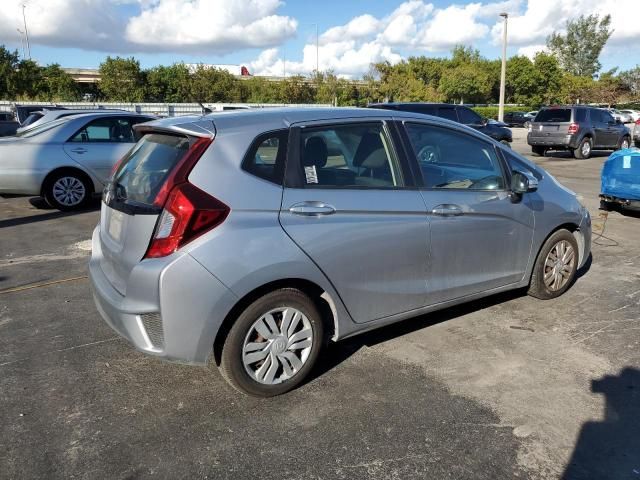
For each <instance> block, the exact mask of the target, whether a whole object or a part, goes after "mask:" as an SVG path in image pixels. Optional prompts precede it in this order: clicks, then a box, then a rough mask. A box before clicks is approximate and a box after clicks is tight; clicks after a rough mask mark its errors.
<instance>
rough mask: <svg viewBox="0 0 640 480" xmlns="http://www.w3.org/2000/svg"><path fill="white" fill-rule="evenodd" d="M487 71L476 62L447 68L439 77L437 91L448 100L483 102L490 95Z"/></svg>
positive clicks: (489, 79) (489, 81)
mask: <svg viewBox="0 0 640 480" xmlns="http://www.w3.org/2000/svg"><path fill="white" fill-rule="evenodd" d="M491 87H492V81H491V77H490V75H489V73H488V72H487V71H486V70H484V69H482V68H481V67H480V66H479V65H478V64H473V63H468V64H460V65H458V66H455V67H452V68H448V69H447V70H446V71H445V72H444V73H443V74H442V78H441V79H440V86H439V89H438V90H439V91H440V93H441V94H442V95H443V96H444V97H445V98H446V99H447V100H448V101H455V102H457V101H460V103H464V102H473V103H483V102H485V101H486V100H487V98H488V97H489V96H490V95H491Z"/></svg>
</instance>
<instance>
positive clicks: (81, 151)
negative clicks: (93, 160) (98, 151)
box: [71, 147, 87, 153]
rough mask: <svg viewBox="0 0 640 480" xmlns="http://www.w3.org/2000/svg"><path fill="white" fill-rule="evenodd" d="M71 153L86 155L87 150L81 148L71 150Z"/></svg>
mask: <svg viewBox="0 0 640 480" xmlns="http://www.w3.org/2000/svg"><path fill="white" fill-rule="evenodd" d="M71 151H72V152H73V153H87V149H86V148H82V147H78V148H72V149H71Z"/></svg>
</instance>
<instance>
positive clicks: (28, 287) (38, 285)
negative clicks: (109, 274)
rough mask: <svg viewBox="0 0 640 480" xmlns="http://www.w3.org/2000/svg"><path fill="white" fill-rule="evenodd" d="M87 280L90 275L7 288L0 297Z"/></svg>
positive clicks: (0, 292) (0, 293)
mask: <svg viewBox="0 0 640 480" xmlns="http://www.w3.org/2000/svg"><path fill="white" fill-rule="evenodd" d="M87 278H89V276H88V275H80V276H79V277H71V278H63V279H60V280H53V281H51V282H42V283H34V284H31V285H23V286H22V287H15V288H7V289H6V290H0V295H3V294H5V293H17V292H22V291H23V290H31V289H33V288H41V287H48V286H50V285H57V284H59V283H66V282H75V281H78V280H86V279H87Z"/></svg>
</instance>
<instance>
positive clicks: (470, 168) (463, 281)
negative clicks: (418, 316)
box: [404, 121, 534, 304]
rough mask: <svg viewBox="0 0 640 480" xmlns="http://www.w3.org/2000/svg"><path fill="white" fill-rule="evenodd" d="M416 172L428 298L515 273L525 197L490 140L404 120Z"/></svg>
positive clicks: (482, 287)
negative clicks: (426, 244)
mask: <svg viewBox="0 0 640 480" xmlns="http://www.w3.org/2000/svg"><path fill="white" fill-rule="evenodd" d="M404 132H405V139H406V141H407V143H408V144H409V148H408V150H410V151H412V152H413V153H414V155H415V159H413V160H414V161H416V162H417V165H418V169H417V170H418V171H419V172H420V174H421V176H422V187H421V189H420V192H421V194H422V196H423V198H424V202H425V205H426V213H427V216H428V217H429V228H430V232H431V246H430V247H431V250H430V261H429V265H428V276H427V284H428V304H436V303H440V302H444V301H447V300H452V299H455V298H460V297H464V296H466V295H472V294H474V293H479V292H484V291H488V290H492V289H495V288H499V287H502V286H506V285H510V284H514V283H516V282H519V281H520V280H522V278H523V275H524V272H525V270H526V268H527V264H528V261H529V255H530V251H531V242H532V239H533V226H534V216H533V208H532V204H531V201H532V200H531V198H524V199H522V200H521V201H516V200H517V199H516V200H514V198H513V197H512V195H511V194H510V191H509V189H508V188H507V185H508V182H509V178H510V172H509V170H508V169H507V168H506V166H505V165H504V163H503V162H502V160H501V159H500V157H499V155H498V153H497V150H496V148H495V147H494V145H493V144H492V143H491V142H489V141H485V140H483V139H481V138H478V137H477V136H476V135H473V134H471V133H466V132H463V131H460V130H457V129H452V128H445V127H443V126H438V125H434V124H426V123H418V122H413V121H411V122H404Z"/></svg>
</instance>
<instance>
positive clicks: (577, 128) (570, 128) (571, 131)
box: [569, 123, 580, 134]
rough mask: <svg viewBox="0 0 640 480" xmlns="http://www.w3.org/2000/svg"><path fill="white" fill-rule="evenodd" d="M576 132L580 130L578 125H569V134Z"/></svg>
mask: <svg viewBox="0 0 640 480" xmlns="http://www.w3.org/2000/svg"><path fill="white" fill-rule="evenodd" d="M578 130H580V125H578V124H577V123H572V124H571V125H569V133H571V134H573V133H578Z"/></svg>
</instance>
